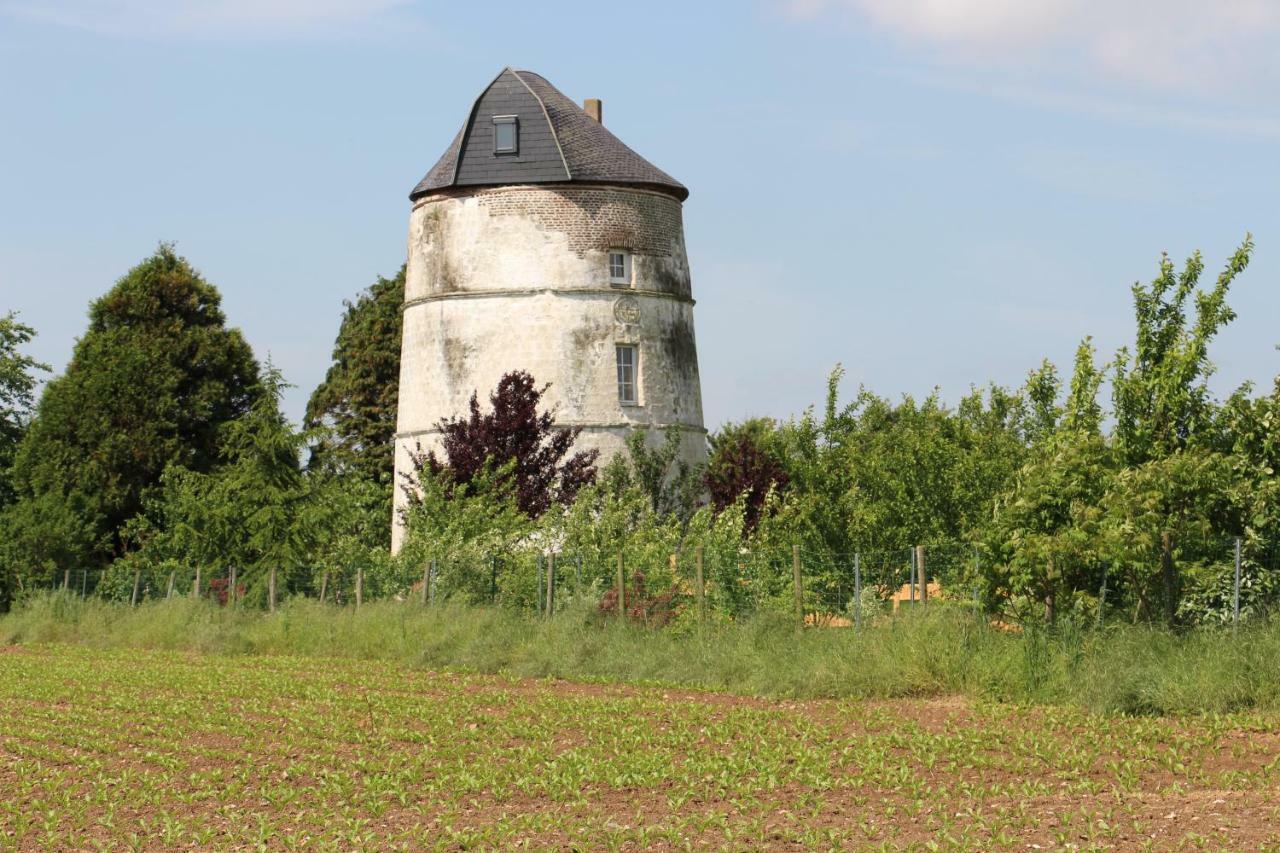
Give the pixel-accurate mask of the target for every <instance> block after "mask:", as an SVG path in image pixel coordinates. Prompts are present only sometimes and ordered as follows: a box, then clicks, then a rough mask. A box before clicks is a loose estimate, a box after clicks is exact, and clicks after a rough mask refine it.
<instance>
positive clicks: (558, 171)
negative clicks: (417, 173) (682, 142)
mask: <svg viewBox="0 0 1280 853" xmlns="http://www.w3.org/2000/svg"><path fill="white" fill-rule="evenodd" d="M502 115H514V116H516V117H517V119H518V121H519V125H520V144H519V151H518V152H517V153H516V154H514V155H513V154H495V153H494V150H493V117H494V116H502ZM566 181H584V182H590V183H606V184H609V183H613V184H637V185H641V186H647V187H652V188H653V189H657V190H661V191H663V192H668V193H671V194H672V195H674V196H675V197H676V198H678V199H680V200H681V201H683V200H684V199H685V198H687V197H688V195H689V191H688V190H687V189H686V188H685V187H684V186H683V185H682V184H681V183H680V182H679V181H677V180H676V179H675V178H672V177H671V176H670V175H668V174H667V173H666V172H664V171H662V170H661V169H659V168H658V167H656V166H654V165H653V164H652V163H650V162H649V161H648V160H645V159H644V158H643V157H641V156H640V155H639V154H637V153H636V152H635V151H632V150H631V149H630V148H628V147H627V146H626V145H625V144H624V143H623V142H622V140H620V139H618V137H616V136H614V135H613V134H612V133H610V132H609V130H608V129H607V128H605V127H604V125H602V124H600V123H599V122H596V121H595V120H594V119H592V118H591V117H590V116H588V115H587V114H586V113H585V112H583V110H582V109H581V108H580V107H579V106H578V105H577V104H576V103H574V102H573V101H571V100H569V98H567V97H565V95H564V94H563V93H561V92H560V90H558V89H557V88H556V87H555V86H552V85H551V84H550V83H548V82H547V80H546V79H545V78H543V77H541V76H540V75H538V74H534V73H533V72H531V71H515V70H513V69H510V68H507V69H504V70H503V71H502V73H501V74H499V75H498V76H497V77H496V78H495V79H494V81H493V82H492V83H490V84H489V87H488V88H487V89H485V90H484V92H482V93H481V94H480V97H479V98H477V99H476V102H475V105H474V106H473V107H472V108H471V114H470V115H469V116H468V117H467V122H466V124H464V125H463V127H462V129H461V130H460V131H458V135H457V136H456V137H454V140H453V143H452V144H451V145H450V146H449V148H448V150H446V151H445V153H444V156H443V157H441V158H440V160H439V162H437V163H436V164H435V166H433V167H432V168H431V171H430V172H428V173H427V176H426V177H425V178H423V179H422V181H421V182H420V183H419V184H418V185H417V186H416V187H414V189H413V192H412V193H410V194H409V197H410V198H417V197H419V196H422V195H425V194H427V193H429V192H431V191H433V190H439V189H445V188H448V187H457V186H501V185H504V184H527V183H564V182H566Z"/></svg>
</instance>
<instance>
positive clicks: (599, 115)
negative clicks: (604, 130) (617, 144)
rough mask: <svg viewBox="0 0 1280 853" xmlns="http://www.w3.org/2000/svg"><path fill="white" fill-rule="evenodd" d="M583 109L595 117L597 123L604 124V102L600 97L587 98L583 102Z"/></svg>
mask: <svg viewBox="0 0 1280 853" xmlns="http://www.w3.org/2000/svg"><path fill="white" fill-rule="evenodd" d="M582 109H583V110H584V111H585V112H586V114H587V115H589V116H591V117H592V118H593V119H595V120H596V123H597V124H604V102H603V101H601V100H600V99H599V98H587V99H586V100H585V101H583V102H582Z"/></svg>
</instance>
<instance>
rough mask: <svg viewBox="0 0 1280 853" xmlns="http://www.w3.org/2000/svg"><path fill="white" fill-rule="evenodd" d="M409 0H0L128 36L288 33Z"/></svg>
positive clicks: (367, 21) (45, 19)
mask: <svg viewBox="0 0 1280 853" xmlns="http://www.w3.org/2000/svg"><path fill="white" fill-rule="evenodd" d="M409 3H410V0H0V14H2V15H7V16H9V17H12V18H21V19H25V20H29V21H35V22H40V23H46V24H51V25H55V26H62V27H69V28H73V29H81V30H87V31H90V32H95V33H101V34H104V35H111V36H119V37H128V38H162V37H172V36H195V37H228V36H230V37H237V36H243V37H259V38H260V37H291V36H309V35H326V34H335V33H344V32H348V33H349V32H351V31H352V28H355V27H370V26H376V25H379V24H383V23H385V22H386V21H387V19H388V18H390V17H391V16H393V15H394V14H395V13H397V12H399V11H401V10H403V9H404V8H405V7H407V6H408V5H409Z"/></svg>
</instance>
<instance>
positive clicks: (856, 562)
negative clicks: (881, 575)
mask: <svg viewBox="0 0 1280 853" xmlns="http://www.w3.org/2000/svg"><path fill="white" fill-rule="evenodd" d="M853 627H854V628H855V629H856V630H858V631H861V630H862V554H861V553H860V552H855V553H854V555H853Z"/></svg>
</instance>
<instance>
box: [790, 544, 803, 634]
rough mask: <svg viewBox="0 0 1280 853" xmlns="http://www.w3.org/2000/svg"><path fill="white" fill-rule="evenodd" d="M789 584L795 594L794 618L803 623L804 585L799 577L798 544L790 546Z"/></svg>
mask: <svg viewBox="0 0 1280 853" xmlns="http://www.w3.org/2000/svg"><path fill="white" fill-rule="evenodd" d="M791 584H792V586H793V587H794V589H795V594H796V619H797V620H798V621H799V622H800V625H801V626H802V627H803V625H804V587H803V586H802V584H801V579H800V546H799V545H792V546H791Z"/></svg>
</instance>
